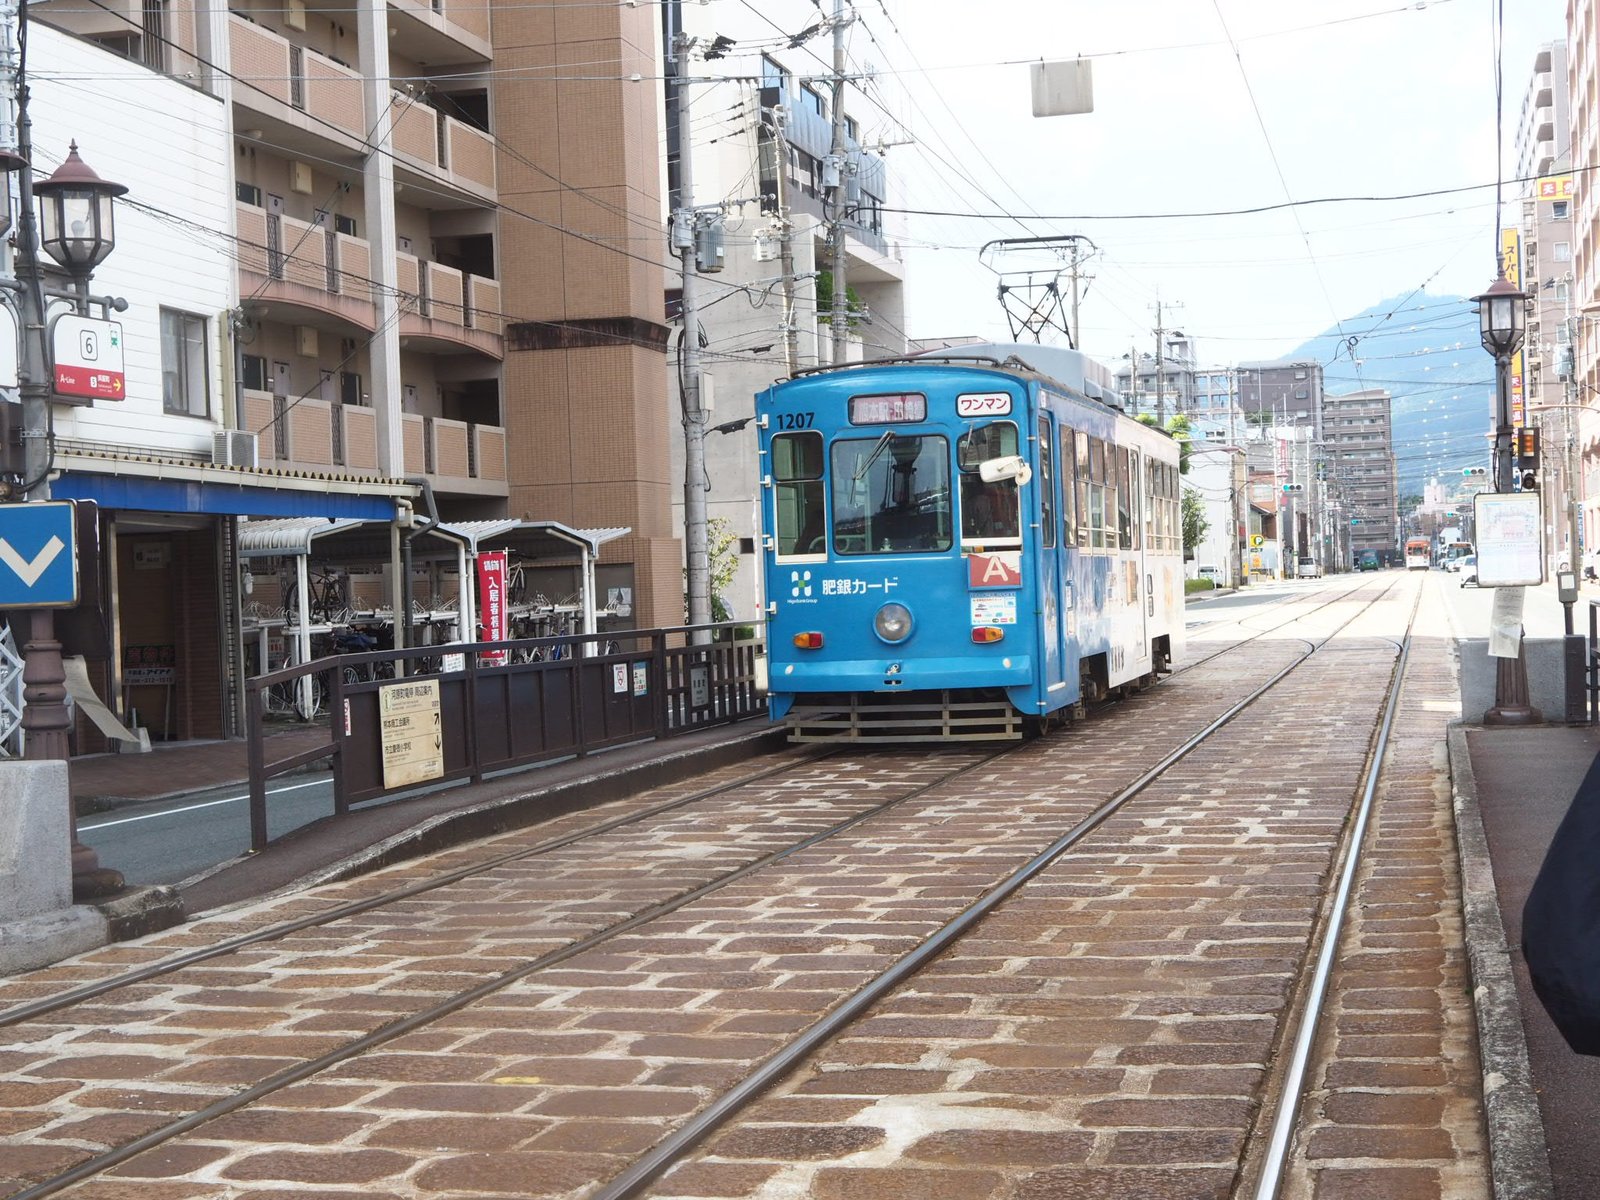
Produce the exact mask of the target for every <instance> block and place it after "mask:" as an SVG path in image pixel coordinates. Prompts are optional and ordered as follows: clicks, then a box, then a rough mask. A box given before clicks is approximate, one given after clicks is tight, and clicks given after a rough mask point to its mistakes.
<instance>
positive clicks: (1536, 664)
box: [1456, 638, 1567, 723]
mask: <svg viewBox="0 0 1600 1200" xmlns="http://www.w3.org/2000/svg"><path fill="white" fill-rule="evenodd" d="M1523 645H1524V658H1525V660H1526V663H1527V668H1528V701H1529V703H1531V704H1532V705H1533V707H1535V708H1537V709H1539V710H1540V712H1542V713H1543V714H1544V719H1545V720H1546V721H1548V722H1554V723H1559V722H1562V721H1564V720H1565V719H1566V711H1567V702H1566V668H1565V664H1564V662H1563V659H1562V641H1561V639H1560V638H1526V639H1524V642H1523ZM1456 652H1457V654H1458V655H1459V656H1460V661H1461V716H1462V718H1463V719H1465V720H1467V721H1472V722H1476V721H1481V720H1482V719H1483V714H1484V712H1485V711H1486V710H1488V709H1490V708H1493V707H1494V683H1495V671H1496V666H1497V665H1498V662H1499V660H1498V659H1493V658H1490V657H1489V639H1488V638H1462V639H1461V640H1460V641H1458V642H1457V643H1456Z"/></svg>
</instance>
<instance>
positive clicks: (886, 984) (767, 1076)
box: [586, 585, 1394, 1200]
mask: <svg viewBox="0 0 1600 1200" xmlns="http://www.w3.org/2000/svg"><path fill="white" fill-rule="evenodd" d="M1393 590H1394V589H1393V585H1391V586H1390V587H1386V588H1385V589H1384V591H1383V593H1382V594H1380V595H1378V596H1376V597H1374V598H1373V599H1372V600H1371V601H1370V602H1369V603H1368V604H1367V605H1366V606H1365V608H1364V609H1363V611H1366V609H1370V608H1371V607H1372V606H1373V605H1375V604H1377V603H1378V602H1379V601H1381V600H1382V599H1384V598H1385V597H1386V596H1388V594H1389V593H1390V592H1391V591H1393ZM1356 615H1360V614H1356ZM1355 619H1356V618H1355V616H1352V617H1351V618H1350V621H1353V620H1355ZM1349 623H1350V622H1349V621H1347V622H1345V624H1346V625H1348V624H1349ZM1335 636H1337V633H1334V634H1329V635H1328V637H1326V638H1324V639H1323V640H1322V641H1321V642H1312V641H1307V640H1306V639H1299V640H1302V641H1305V644H1306V645H1307V647H1308V649H1307V651H1306V653H1305V654H1303V655H1301V656H1300V658H1298V659H1296V660H1295V661H1294V662H1293V663H1291V664H1289V665H1288V666H1287V667H1285V668H1284V669H1283V670H1281V671H1279V672H1278V673H1277V674H1275V675H1273V676H1272V677H1271V678H1270V679H1268V680H1267V681H1266V682H1265V683H1264V684H1262V685H1261V686H1260V687H1259V688H1257V689H1256V690H1255V691H1254V692H1252V693H1251V694H1250V695H1248V696H1246V697H1245V698H1244V699H1243V700H1240V701H1239V702H1238V703H1236V704H1234V705H1233V706H1232V707H1231V708H1229V709H1228V710H1227V711H1226V712H1224V713H1223V714H1222V715H1221V716H1219V717H1217V718H1215V719H1214V720H1213V721H1212V722H1211V723H1210V724H1209V725H1207V726H1206V727H1205V728H1203V729H1202V730H1201V731H1200V732H1199V733H1197V734H1195V735H1194V736H1193V737H1191V738H1189V739H1188V740H1187V741H1185V742H1183V743H1182V744H1181V745H1180V746H1178V747H1177V748H1176V749H1175V750H1172V751H1171V752H1170V753H1168V754H1167V755H1166V756H1164V757H1163V758H1162V759H1161V760H1160V761H1159V762H1157V763H1156V764H1155V766H1153V767H1151V768H1150V769H1149V770H1147V771H1146V772H1145V773H1144V774H1143V775H1141V776H1139V777H1138V778H1137V779H1136V780H1134V781H1133V782H1132V783H1131V784H1129V785H1128V786H1127V787H1126V788H1124V789H1123V790H1122V791H1120V792H1118V793H1117V794H1116V795H1115V796H1113V797H1112V798H1111V799H1109V800H1107V801H1106V802H1105V803H1103V804H1102V805H1100V807H1099V808H1097V809H1095V810H1094V812H1092V813H1090V814H1089V816H1087V817H1085V818H1084V819H1083V820H1082V821H1080V822H1079V823H1078V824H1077V825H1075V826H1073V828H1072V829H1070V830H1068V831H1067V832H1066V833H1064V834H1062V835H1061V837H1059V838H1058V839H1056V841H1054V842H1053V843H1051V844H1050V846H1048V847H1047V848H1046V849H1044V850H1043V851H1041V852H1040V853H1039V854H1038V855H1036V856H1035V857H1034V858H1033V859H1031V860H1030V861H1029V862H1027V863H1026V864H1025V865H1023V866H1022V867H1019V868H1018V869H1017V870H1016V871H1014V872H1013V873H1012V874H1011V875H1010V876H1008V877H1007V878H1006V879H1004V880H1002V881H1001V882H1000V883H998V884H996V885H995V886H994V887H993V888H991V889H990V890H989V891H988V892H986V893H984V895H983V896H981V897H980V898H979V899H978V900H977V901H975V902H974V903H973V904H971V905H969V906H968V907H967V908H966V909H964V910H963V911H962V912H961V913H959V914H958V915H957V916H956V917H954V918H952V919H951V920H950V921H949V922H947V923H946V924H945V925H944V926H942V927H941V928H940V929H939V930H937V931H936V932H935V933H934V934H933V935H932V936H930V937H929V938H928V939H927V940H926V941H924V942H923V943H922V944H921V945H919V946H918V947H917V948H916V949H914V950H911V951H909V952H908V953H907V954H906V955H905V956H904V957H902V958H901V959H899V960H898V961H897V962H895V963H894V964H893V965H892V966H890V967H889V968H888V969H887V970H885V971H884V972H883V973H881V974H880V975H878V976H876V977H875V978H874V979H872V980H870V981H869V982H867V983H866V984H863V985H862V986H861V987H860V988H858V989H857V990H856V991H854V992H852V993H851V994H850V995H849V996H848V997H846V998H845V999H844V1000H843V1001H842V1002H841V1003H840V1004H838V1005H836V1006H835V1007H834V1008H832V1009H830V1010H829V1011H828V1013H827V1014H826V1015H825V1016H823V1017H822V1018H821V1019H820V1020H818V1021H816V1022H815V1023H814V1024H812V1025H811V1026H810V1027H809V1028H807V1029H806V1030H805V1031H804V1032H803V1033H802V1034H800V1035H799V1036H798V1037H797V1038H795V1039H794V1040H793V1041H791V1042H790V1043H789V1044H788V1045H786V1046H785V1047H783V1049H781V1050H779V1051H777V1052H776V1053H775V1054H773V1055H771V1056H769V1057H768V1058H767V1059H765V1060H763V1061H762V1063H761V1064H760V1065H759V1066H757V1067H756V1069H755V1070H754V1071H753V1072H752V1073H751V1074H750V1075H749V1076H747V1077H746V1078H745V1079H744V1080H742V1081H741V1082H739V1083H738V1084H735V1085H734V1086H733V1087H731V1088H729V1089H728V1090H727V1091H726V1092H724V1093H723V1094H722V1095H720V1096H719V1097H717V1099H715V1100H714V1101H712V1102H711V1103H710V1104H709V1105H707V1106H706V1107H705V1108H703V1109H701V1110H700V1111H699V1112H698V1113H696V1114H695V1115H694V1116H693V1117H692V1118H690V1119H689V1121H687V1122H686V1123H685V1124H683V1125H682V1126H680V1127H679V1128H678V1129H677V1130H675V1131H674V1132H673V1133H671V1134H669V1135H668V1136H667V1137H666V1138H664V1139H663V1140H662V1141H660V1142H658V1143H657V1144H656V1145H655V1146H653V1147H651V1149H650V1150H649V1151H648V1152H647V1153H646V1154H645V1155H644V1156H643V1157H641V1158H640V1159H639V1160H638V1161H637V1162H635V1163H634V1164H633V1165H632V1166H631V1167H629V1168H628V1169H627V1170H626V1171H624V1172H622V1174H620V1175H618V1176H617V1177H616V1178H614V1179H613V1180H611V1181H610V1182H608V1183H607V1184H606V1185H605V1186H604V1187H602V1188H600V1189H599V1190H598V1191H596V1192H593V1193H591V1194H590V1195H589V1196H588V1197H586V1200H630V1198H631V1197H635V1196H638V1195H639V1194H640V1192H641V1191H642V1190H643V1189H644V1188H645V1187H647V1186H648V1185H649V1184H651V1183H652V1182H654V1181H655V1180H656V1179H658V1178H659V1177H660V1176H661V1175H662V1174H663V1173H665V1172H666V1171H667V1170H668V1169H670V1168H671V1167H672V1166H674V1165H676V1163H677V1162H678V1161H679V1160H680V1159H681V1158H682V1157H683V1156H684V1155H686V1154H687V1153H688V1152H689V1151H690V1150H692V1149H693V1148H694V1147H695V1146H697V1145H698V1144H699V1143H700V1142H702V1141H704V1140H705V1139H706V1138H707V1137H709V1136H710V1135H711V1134H712V1133H714V1132H715V1131H716V1130H717V1129H719V1128H720V1127H721V1126H722V1125H723V1123H724V1122H726V1121H727V1120H728V1119H729V1118H730V1117H732V1116H733V1115H734V1114H735V1113H737V1112H739V1111H740V1110H741V1109H742V1108H744V1107H745V1105H747V1104H749V1103H750V1102H751V1101H752V1100H754V1099H755V1098H756V1097H757V1096H759V1095H760V1094H761V1093H763V1092H765V1091H766V1090H767V1089H768V1088H770V1087H771V1086H772V1085H773V1084H775V1083H777V1082H778V1081H779V1080H781V1079H782V1078H784V1077H785V1076H786V1075H788V1074H789V1073H790V1072H791V1071H793V1070H794V1069H795V1068H796V1067H797V1066H799V1065H800V1064H801V1062H803V1061H804V1060H805V1059H806V1058H807V1057H808V1056H809V1055H810V1054H811V1053H812V1052H813V1051H815V1050H816V1049H818V1048H819V1047H821V1046H822V1045H823V1044H824V1043H825V1042H827V1041H829V1040H831V1039H832V1038H834V1037H835V1036H837V1035H838V1034H839V1033H840V1032H841V1031H842V1030H844V1029H845V1028H846V1027H847V1026H849V1025H850V1024H851V1022H853V1021H854V1020H855V1019H856V1018H857V1017H858V1016H860V1015H861V1014H862V1013H864V1012H866V1010H867V1009H869V1008H870V1007H871V1006H872V1005H873V1004H875V1003H877V1002H878V1001H879V1000H881V999H882V998H883V997H884V996H886V995H888V994H889V993H890V992H892V991H893V990H894V989H895V988H897V987H899V986H900V984H902V983H904V982H905V981H907V980H908V979H910V978H911V977H912V976H914V975H915V974H916V973H917V972H918V971H920V970H922V968H923V967H925V966H927V965H928V964H929V963H930V962H932V961H933V960H934V959H935V958H937V957H938V956H939V955H940V954H942V953H944V951H945V950H947V949H948V948H949V947H950V946H951V945H953V944H954V943H955V942H957V941H958V940H960V939H961V938H962V937H963V936H965V935H966V933H967V932H969V931H970V930H971V929H972V928H973V927H974V926H975V925H977V924H978V923H979V922H980V921H981V920H982V919H983V918H984V917H985V916H987V915H988V914H989V913H990V912H991V911H993V910H994V909H995V908H996V907H997V906H999V905H1000V904H1001V903H1002V902H1003V901H1005V900H1007V899H1009V898H1010V897H1011V896H1012V895H1013V894H1014V893H1016V892H1017V891H1018V890H1020V889H1021V888H1022V887H1023V886H1024V885H1026V884H1027V883H1028V882H1030V881H1031V880H1032V879H1033V878H1034V877H1035V876H1037V875H1038V874H1039V873H1040V872H1041V871H1043V870H1044V869H1045V868H1047V867H1049V866H1050V865H1051V864H1053V863H1054V862H1055V861H1056V860H1057V859H1059V858H1060V857H1061V856H1062V855H1063V854H1065V853H1066V852H1067V851H1068V850H1070V849H1071V848H1072V847H1073V846H1074V845H1076V844H1077V843H1078V842H1080V841H1082V840H1083V838H1085V837H1087V836H1088V835H1089V834H1090V833H1092V832H1093V831H1094V830H1095V829H1096V828H1098V827H1099V826H1100V825H1101V824H1103V823H1104V822H1105V821H1106V819H1107V818H1109V817H1110V816H1112V815H1113V814H1114V813H1116V812H1117V811H1118V810H1119V809H1120V808H1122V807H1123V806H1124V805H1126V804H1127V803H1128V801H1130V800H1132V799H1133V798H1134V797H1135V796H1137V795H1138V794H1139V793H1140V792H1143V791H1144V790H1145V789H1146V788H1148V787H1149V786H1150V785H1151V784H1152V783H1154V782H1155V781H1156V780H1157V779H1158V778H1160V777H1161V776H1162V775H1163V774H1165V773H1166V772H1167V771H1168V770H1169V769H1171V768H1172V767H1173V766H1174V765H1175V764H1176V763H1178V762H1179V761H1180V760H1181V759H1183V758H1185V757H1187V756H1188V755H1189V754H1191V753H1192V752H1193V751H1194V750H1195V749H1197V748H1198V747H1199V746H1200V745H1201V744H1202V743H1203V742H1205V741H1206V740H1208V739H1209V738H1211V737H1212V736H1213V735H1214V734H1216V733H1217V731H1218V730H1220V729H1222V728H1223V727H1224V726H1225V725H1228V724H1230V723H1231V722H1232V721H1233V720H1235V719H1236V718H1237V717H1238V716H1239V715H1240V714H1241V713H1243V712H1244V711H1245V710H1246V709H1248V708H1249V707H1250V706H1251V705H1253V704H1255V703H1256V702H1257V701H1258V700H1260V699H1261V698H1262V697H1263V696H1265V695H1266V694H1267V693H1268V692H1269V691H1271V690H1272V689H1273V688H1274V687H1276V686H1277V685H1278V684H1279V683H1281V682H1282V681H1283V680H1284V679H1285V678H1286V677H1287V676H1289V675H1290V674H1292V673H1293V672H1294V671H1296V670H1298V669H1299V668H1300V667H1301V666H1303V665H1304V664H1305V662H1306V660H1307V659H1309V658H1311V656H1312V655H1314V654H1315V653H1316V652H1317V651H1318V650H1320V649H1321V648H1322V647H1323V646H1325V645H1327V643H1328V642H1330V641H1332V640H1333V638H1334V637H1335Z"/></svg>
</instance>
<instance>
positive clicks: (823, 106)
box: [800, 83, 828, 120]
mask: <svg viewBox="0 0 1600 1200" xmlns="http://www.w3.org/2000/svg"><path fill="white" fill-rule="evenodd" d="M800 102H801V103H802V104H804V105H805V106H806V107H807V108H809V109H810V110H811V111H812V112H814V113H816V114H817V116H819V117H821V118H823V119H824V120H826V119H827V117H828V102H827V101H826V100H824V99H823V98H822V93H821V92H819V91H817V90H816V89H815V88H813V87H811V85H810V84H805V83H802V84H801V85H800Z"/></svg>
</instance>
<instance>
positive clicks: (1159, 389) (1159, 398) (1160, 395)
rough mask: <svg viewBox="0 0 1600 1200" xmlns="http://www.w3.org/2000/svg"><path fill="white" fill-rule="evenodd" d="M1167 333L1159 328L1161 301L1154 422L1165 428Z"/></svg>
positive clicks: (1157, 330)
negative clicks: (1164, 365)
mask: <svg viewBox="0 0 1600 1200" xmlns="http://www.w3.org/2000/svg"><path fill="white" fill-rule="evenodd" d="M1166 340H1167V331H1166V330H1165V329H1163V328H1162V326H1161V301H1159V300H1157V301H1156V421H1157V422H1159V423H1160V425H1161V428H1163V429H1165V428H1166V427H1167V385H1166V375H1165V372H1164V370H1163V364H1164V362H1165V351H1166V347H1165V342H1166Z"/></svg>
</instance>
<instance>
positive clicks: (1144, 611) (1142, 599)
mask: <svg viewBox="0 0 1600 1200" xmlns="http://www.w3.org/2000/svg"><path fill="white" fill-rule="evenodd" d="M1128 476H1129V483H1130V484H1131V486H1132V487H1133V541H1134V545H1135V546H1137V547H1138V549H1137V550H1136V551H1135V553H1134V580H1135V584H1136V586H1135V587H1134V588H1133V591H1132V594H1131V595H1130V596H1129V599H1130V600H1132V601H1133V602H1134V603H1135V604H1136V605H1137V606H1138V609H1139V612H1138V615H1137V616H1136V617H1135V618H1134V627H1135V628H1136V629H1138V631H1139V644H1138V646H1137V647H1135V650H1134V656H1133V657H1134V661H1135V662H1142V663H1148V662H1149V661H1150V617H1151V614H1153V613H1154V612H1155V602H1156V589H1155V579H1154V578H1152V576H1151V573H1150V529H1151V523H1150V512H1149V507H1148V506H1149V505H1150V483H1149V480H1147V479H1146V478H1145V477H1144V456H1143V455H1142V454H1140V453H1139V452H1138V451H1137V450H1131V449H1130V450H1129V451H1128Z"/></svg>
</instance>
